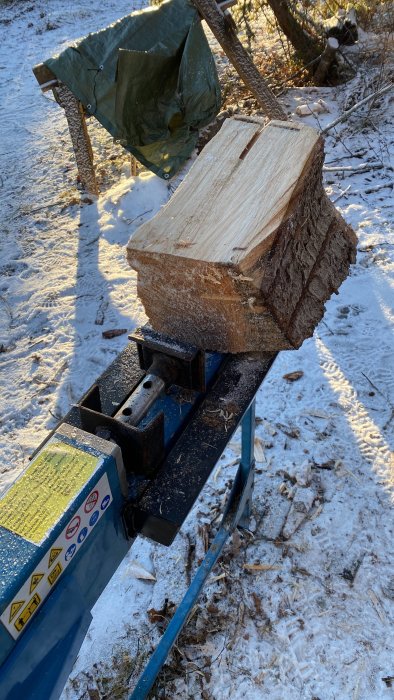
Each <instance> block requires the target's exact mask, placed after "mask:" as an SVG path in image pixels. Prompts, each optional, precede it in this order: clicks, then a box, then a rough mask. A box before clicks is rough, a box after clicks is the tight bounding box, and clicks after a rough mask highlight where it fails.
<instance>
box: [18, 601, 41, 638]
mask: <svg viewBox="0 0 394 700" xmlns="http://www.w3.org/2000/svg"><path fill="white" fill-rule="evenodd" d="M40 603H41V598H40V596H39V595H38V593H35V594H34V596H33V597H32V599H31V600H30V601H29V602H28V604H27V605H26V607H25V608H23V610H22V612H21V614H20V615H18V617H17V618H16V620H15V622H14V626H15V629H16V630H17V631H18V632H22V630H23V628H24V626H25V625H26V623H27V622H29V620H30V618H31V616H32V615H34V613H35V612H36V610H37V608H38V606H39V604H40Z"/></svg>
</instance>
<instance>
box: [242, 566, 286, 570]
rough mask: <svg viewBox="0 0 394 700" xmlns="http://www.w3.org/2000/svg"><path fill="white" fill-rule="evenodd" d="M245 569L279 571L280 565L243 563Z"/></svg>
mask: <svg viewBox="0 0 394 700" xmlns="http://www.w3.org/2000/svg"><path fill="white" fill-rule="evenodd" d="M244 569H246V571H280V570H281V569H282V567H281V566H275V564H244Z"/></svg>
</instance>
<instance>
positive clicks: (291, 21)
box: [267, 0, 323, 64]
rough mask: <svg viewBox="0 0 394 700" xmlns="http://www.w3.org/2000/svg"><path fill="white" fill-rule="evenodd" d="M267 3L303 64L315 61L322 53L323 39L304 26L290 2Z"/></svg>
mask: <svg viewBox="0 0 394 700" xmlns="http://www.w3.org/2000/svg"><path fill="white" fill-rule="evenodd" d="M267 2H268V5H269V6H270V8H271V10H272V11H273V13H274V15H275V17H276V19H277V22H278V24H279V27H280V28H281V30H282V31H283V33H284V34H285V35H286V36H287V38H288V40H289V41H290V43H291V44H292V45H293V46H294V48H295V50H296V53H297V54H298V56H299V58H300V59H301V60H302V62H303V63H304V64H307V63H311V61H315V60H316V59H317V58H318V57H319V56H320V54H321V53H322V49H323V42H322V41H321V38H320V37H319V36H314V35H312V34H311V33H310V32H309V31H307V30H306V29H305V28H304V27H303V26H302V24H301V23H300V21H299V20H298V18H297V17H296V14H295V13H294V12H293V11H292V9H291V5H290V3H289V2H288V0H267Z"/></svg>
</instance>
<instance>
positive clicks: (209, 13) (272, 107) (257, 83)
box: [194, 0, 288, 121]
mask: <svg viewBox="0 0 394 700" xmlns="http://www.w3.org/2000/svg"><path fill="white" fill-rule="evenodd" d="M194 4H195V6H196V7H197V9H198V11H199V13H200V15H201V16H202V17H203V18H204V19H205V21H206V23H207V24H208V26H209V28H210V29H211V31H212V33H213V34H214V36H215V37H216V39H217V41H218V42H219V44H220V45H221V47H222V48H223V50H224V52H225V54H226V55H227V56H228V58H229V60H230V61H231V63H232V64H233V66H234V68H235V69H236V71H237V72H238V74H239V75H240V77H241V78H242V80H243V81H244V83H245V85H247V87H248V88H249V90H250V91H251V93H252V94H253V95H254V96H255V98H256V99H257V101H258V103H259V105H260V106H261V107H262V109H263V111H264V113H265V114H266V115H267V117H269V118H270V119H280V120H282V121H284V120H287V119H288V117H287V114H286V112H285V111H284V109H283V108H282V106H281V105H280V103H279V102H278V100H277V99H276V97H275V95H274V93H273V92H272V91H271V89H270V88H269V86H268V85H267V83H266V81H265V80H264V78H262V76H261V75H260V73H259V71H258V70H257V68H256V66H255V65H254V63H253V61H252V59H251V58H250V56H249V54H248V52H247V51H246V49H245V48H244V47H243V46H242V44H241V42H240V40H239V39H238V36H237V32H236V29H235V27H234V23H233V21H232V19H229V18H228V17H227V16H226V15H225V14H224V13H223V11H222V10H221V9H220V7H218V6H217V4H216V2H215V1H214V0H194Z"/></svg>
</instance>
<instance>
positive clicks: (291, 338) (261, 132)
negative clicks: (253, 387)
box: [127, 119, 356, 353]
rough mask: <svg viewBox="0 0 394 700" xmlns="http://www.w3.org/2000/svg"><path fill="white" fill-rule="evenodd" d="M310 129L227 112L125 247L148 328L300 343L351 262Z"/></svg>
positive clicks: (233, 343)
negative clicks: (167, 197) (155, 211)
mask: <svg viewBox="0 0 394 700" xmlns="http://www.w3.org/2000/svg"><path fill="white" fill-rule="evenodd" d="M323 160H324V153H323V139H322V138H321V136H320V135H319V134H318V132H317V131H315V130H314V129H312V128H311V127H308V126H304V125H301V124H297V123H291V122H279V121H271V122H270V123H269V124H268V125H267V126H266V127H264V126H263V125H262V124H261V121H256V122H253V120H252V119H249V120H248V121H243V120H242V119H228V120H227V121H226V122H225V123H224V125H223V126H222V129H221V130H220V132H219V133H218V134H217V135H216V136H215V137H214V138H213V139H212V140H211V141H210V142H209V144H208V145H207V146H206V147H205V148H204V150H203V151H202V153H201V154H200V156H199V158H198V159H197V161H196V162H195V164H194V165H193V167H192V169H191V170H190V172H189V174H188V175H187V176H186V178H185V180H184V181H183V183H182V184H181V185H180V187H179V188H178V189H177V190H176V192H175V194H174V196H173V197H172V199H171V200H170V202H169V203H168V204H167V205H166V206H165V207H163V208H162V209H161V210H160V212H159V213H158V214H157V215H156V216H155V217H154V218H153V219H152V220H151V221H150V222H148V223H147V224H144V225H143V226H141V227H140V228H139V229H138V230H137V232H136V233H135V234H134V236H133V237H132V239H131V240H130V242H129V244H128V251H127V254H128V260H129V262H130V264H131V266H132V267H133V268H134V269H136V270H137V272H138V295H139V297H140V299H141V301H142V303H143V305H144V307H145V311H146V313H147V315H148V317H149V319H150V321H151V324H152V326H153V328H155V330H157V331H160V332H162V333H165V334H166V335H170V336H172V337H173V338H176V339H177V340H180V341H186V342H189V343H192V344H193V345H196V346H198V347H202V348H206V349H208V350H215V351H220V352H231V353H238V352H250V351H252V352H253V351H256V352H260V351H274V350H281V349H291V348H297V347H299V346H300V345H301V344H302V342H303V340H304V339H305V338H306V337H308V336H310V335H312V333H313V330H314V328H315V325H316V324H317V323H318V322H319V321H320V319H321V317H322V315H323V312H324V303H325V301H326V300H327V299H328V298H329V297H330V296H331V294H332V293H333V292H334V291H336V290H337V289H338V287H339V285H340V284H341V282H342V281H343V280H344V279H345V278H346V276H347V274H348V270H349V265H350V263H351V262H354V260H355V247H356V237H355V234H354V232H353V231H352V229H351V228H350V227H349V226H347V224H346V223H345V222H344V221H343V219H342V218H341V217H340V215H339V214H338V212H337V211H336V209H335V207H334V206H333V204H332V203H331V202H330V200H329V199H328V198H327V196H326V194H325V191H324V188H323V183H322V166H323Z"/></svg>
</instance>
